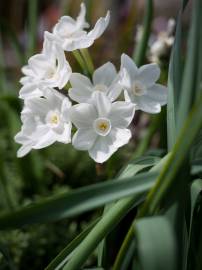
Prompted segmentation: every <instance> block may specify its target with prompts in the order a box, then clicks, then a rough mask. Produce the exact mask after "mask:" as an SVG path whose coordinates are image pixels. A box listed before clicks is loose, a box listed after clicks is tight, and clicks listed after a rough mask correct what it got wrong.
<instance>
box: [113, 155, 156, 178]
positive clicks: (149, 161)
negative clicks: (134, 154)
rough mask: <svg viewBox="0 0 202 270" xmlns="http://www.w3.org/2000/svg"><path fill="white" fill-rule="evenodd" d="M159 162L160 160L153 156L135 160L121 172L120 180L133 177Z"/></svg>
mask: <svg viewBox="0 0 202 270" xmlns="http://www.w3.org/2000/svg"><path fill="white" fill-rule="evenodd" d="M159 161H160V158H158V157H152V156H145V157H144V156H143V157H140V158H135V159H133V160H131V161H130V162H129V164H127V165H126V167H125V168H123V169H122V170H121V171H120V173H119V174H118V178H127V177H132V176H134V175H135V174H137V173H138V172H139V171H141V170H143V169H145V168H148V167H152V166H154V165H156V164H157V163H158V162H159Z"/></svg>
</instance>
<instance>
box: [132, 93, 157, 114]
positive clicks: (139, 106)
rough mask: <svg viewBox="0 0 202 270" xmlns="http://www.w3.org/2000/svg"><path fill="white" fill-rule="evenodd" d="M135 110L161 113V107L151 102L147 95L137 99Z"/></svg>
mask: <svg viewBox="0 0 202 270" xmlns="http://www.w3.org/2000/svg"><path fill="white" fill-rule="evenodd" d="M136 110H141V111H144V112H147V113H159V112H160V111H161V105H160V104H159V102H156V101H154V100H152V99H151V98H150V97H148V96H147V95H144V96H141V97H138V102H137V103H136Z"/></svg>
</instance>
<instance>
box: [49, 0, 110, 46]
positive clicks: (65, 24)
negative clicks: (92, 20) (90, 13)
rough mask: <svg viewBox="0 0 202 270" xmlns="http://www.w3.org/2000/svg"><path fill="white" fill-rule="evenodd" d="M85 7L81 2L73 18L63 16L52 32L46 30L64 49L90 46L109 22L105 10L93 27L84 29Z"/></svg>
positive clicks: (85, 23) (86, 24)
mask: <svg viewBox="0 0 202 270" xmlns="http://www.w3.org/2000/svg"><path fill="white" fill-rule="evenodd" d="M85 16H86V7H85V5H84V3H82V4H81V10H80V13H79V15H78V17H77V18H76V20H74V19H73V18H72V17H70V16H63V17H61V18H60V20H59V22H58V23H57V24H56V25H55V27H54V29H53V33H49V32H47V34H48V35H49V37H50V38H52V39H53V40H54V41H55V42H57V43H58V44H59V45H60V46H61V47H62V48H63V50H65V51H74V50H76V49H83V48H88V47H90V46H91V45H92V44H93V43H94V41H95V39H97V38H99V37H100V36H101V35H102V33H103V32H104V31H105V29H106V27H107V26H108V24H109V19H110V14H109V11H108V12H107V15H106V17H101V18H100V19H99V20H98V21H97V22H96V24H95V26H94V28H93V29H92V30H91V31H89V32H87V31H86V30H85V29H86V28H88V27H89V24H88V23H87V22H86V20H85Z"/></svg>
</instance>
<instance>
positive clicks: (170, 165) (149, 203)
mask: <svg viewBox="0 0 202 270" xmlns="http://www.w3.org/2000/svg"><path fill="white" fill-rule="evenodd" d="M201 103H202V94H201V96H200V98H199V100H198V102H197V104H196V105H195V106H194V108H193V110H192V111H191V113H190V114H189V117H188V119H187V121H186V123H185V125H184V127H183V128H182V130H181V132H180V135H179V137H178V139H177V142H176V144H175V145H174V147H173V150H172V152H171V153H170V154H169V155H168V156H166V157H167V158H166V163H165V166H163V167H162V170H161V173H160V175H159V177H158V179H157V182H156V184H155V185H154V187H153V188H151V190H150V192H149V194H148V196H147V199H146V201H145V202H144V204H143V206H142V208H141V209H140V211H139V212H138V215H137V217H136V219H137V218H141V217H143V216H145V215H152V214H154V213H155V212H156V210H157V209H158V207H159V205H160V203H161V201H162V198H163V197H164V196H165V195H166V193H167V191H168V189H169V188H170V187H171V185H172V184H173V183H174V180H175V176H176V173H177V172H178V170H179V168H180V167H181V165H182V163H183V161H184V160H185V158H186V154H187V153H188V151H189V149H190V147H191V144H192V143H193V141H194V139H195V136H196V135H197V133H198V131H199V130H200V128H201V125H202V118H201V115H202V106H201ZM154 169H155V168H154V167H153V169H152V170H154ZM134 235H135V232H134V222H133V223H132V224H131V227H130V229H129V231H128V233H127V235H126V237H125V239H124V241H123V244H122V246H121V248H120V250H119V253H118V255H117V258H116V261H115V264H114V267H113V270H118V269H121V265H122V261H123V258H124V257H125V254H126V252H127V249H128V247H129V246H130V244H131V242H132V240H133V238H134Z"/></svg>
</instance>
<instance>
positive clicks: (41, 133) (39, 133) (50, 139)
mask: <svg viewBox="0 0 202 270" xmlns="http://www.w3.org/2000/svg"><path fill="white" fill-rule="evenodd" d="M33 136H34V137H35V138H36V143H35V144H34V145H33V147H32V148H33V149H41V148H45V147H47V146H49V145H51V144H53V143H54V142H55V141H56V136H55V134H54V132H53V131H52V130H48V128H47V127H46V126H44V127H42V128H38V129H37V130H36V131H35V133H34V135H33Z"/></svg>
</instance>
